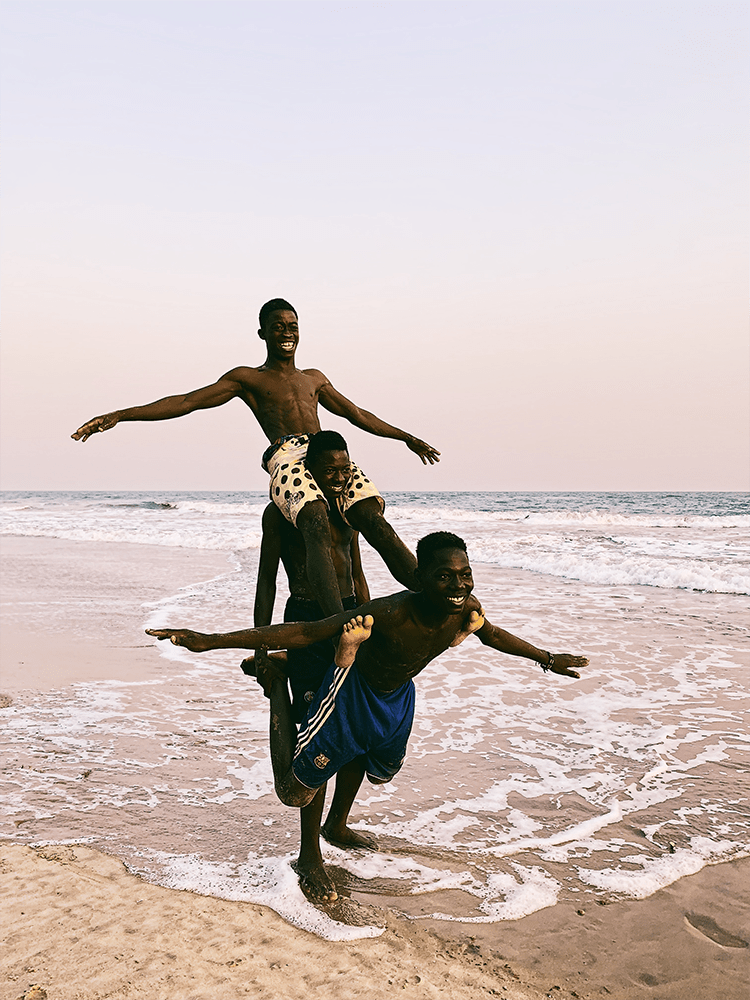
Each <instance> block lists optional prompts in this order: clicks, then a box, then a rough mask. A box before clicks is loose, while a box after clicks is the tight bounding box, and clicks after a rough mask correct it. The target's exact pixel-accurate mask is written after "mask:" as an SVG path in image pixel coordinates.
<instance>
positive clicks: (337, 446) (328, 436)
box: [305, 431, 349, 466]
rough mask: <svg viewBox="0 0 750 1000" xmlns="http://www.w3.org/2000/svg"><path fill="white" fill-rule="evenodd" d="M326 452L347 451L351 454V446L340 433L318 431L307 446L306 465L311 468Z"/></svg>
mask: <svg viewBox="0 0 750 1000" xmlns="http://www.w3.org/2000/svg"><path fill="white" fill-rule="evenodd" d="M324 451H345V452H346V453H347V455H348V454H349V446H348V445H347V443H346V441H344V439H343V438H342V436H341V435H340V434H339V432H338V431H318V433H317V434H313V435H312V436H311V438H310V440H309V442H308V445H307V454H306V455H305V464H306V465H308V466H309V464H310V462H314V461H315V460H316V458H318V457H319V456H320V455H322V453H323V452H324Z"/></svg>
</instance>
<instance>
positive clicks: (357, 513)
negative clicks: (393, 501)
mask: <svg viewBox="0 0 750 1000" xmlns="http://www.w3.org/2000/svg"><path fill="white" fill-rule="evenodd" d="M346 519H347V521H348V522H349V524H351V526H352V527H353V528H354V527H356V528H359V529H361V528H362V527H367V526H374V525H380V524H385V523H387V522H386V521H385V518H384V517H383V504H382V502H381V500H380V498H379V497H363V498H362V500H357V502H356V503H353V504H352V505H351V507H350V508H349V510H348V511H347V512H346Z"/></svg>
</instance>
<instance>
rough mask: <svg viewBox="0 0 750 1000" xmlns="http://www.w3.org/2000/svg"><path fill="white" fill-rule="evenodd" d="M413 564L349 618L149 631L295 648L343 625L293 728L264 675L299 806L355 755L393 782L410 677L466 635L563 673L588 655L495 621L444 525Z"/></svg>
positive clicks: (274, 731) (189, 639) (284, 775)
mask: <svg viewBox="0 0 750 1000" xmlns="http://www.w3.org/2000/svg"><path fill="white" fill-rule="evenodd" d="M417 563H418V568H417V580H418V583H419V586H420V588H421V589H420V591H419V592H418V593H413V592H410V591H404V592H402V593H399V594H393V595H392V596H390V597H382V598H378V599H377V600H374V601H370V602H369V603H368V604H365V605H364V606H363V607H361V608H358V609H357V613H356V615H355V616H354V617H352V616H351V615H350V614H348V613H347V612H345V613H343V614H338V615H334V616H332V617H330V618H327V619H325V620H324V621H320V622H309V623H299V622H298V623H289V624H284V625H271V626H267V627H265V628H257V629H244V630H240V631H238V632H227V633H218V634H214V635H206V634H203V633H200V632H192V631H188V630H184V629H148V630H147V631H148V634H149V635H153V636H156V638H157V639H171V641H172V642H173V643H174V644H175V645H177V646H185V647H186V648H187V649H191V650H193V651H194V652H204V651H205V650H208V649H258V648H260V647H268V648H269V649H280V648H282V647H284V648H287V649H295V648H299V647H301V646H305V645H307V644H309V643H312V642H319V641H320V640H321V639H330V638H332V637H333V636H335V635H336V634H338V633H339V632H340V631H341V630H342V629H344V630H345V631H344V635H343V636H342V638H341V641H340V642H339V647H338V651H337V654H336V658H337V660H338V661H339V662H338V664H336V663H334V664H333V665H332V666H331V668H330V670H329V673H328V675H327V676H326V679H325V681H324V682H323V684H322V686H321V687H320V689H319V691H318V694H317V695H316V697H315V700H314V701H313V702H312V703H311V705H310V708H309V710H308V712H307V716H306V717H305V721H304V723H303V725H302V728H301V730H300V732H299V734H297V731H296V727H295V726H294V724H293V722H292V715H291V710H290V704H289V695H288V693H287V687H286V680H285V678H284V677H283V676H282V675H281V674H280V672H279V673H274V668H273V667H272V666H270V667H269V668H268V671H269V676H268V677H266V678H262V680H263V681H264V683H265V684H266V685H267V687H268V688H269V690H270V701H271V731H270V741H271V762H272V766H273V773H274V783H275V787H276V793H277V795H278V796H279V798H280V799H281V801H282V802H283V803H285V804H286V805H289V806H296V807H298V808H299V807H302V806H305V805H306V804H307V803H309V802H311V801H312V799H313V798H314V797H315V795H316V793H317V789H318V788H319V787H320V786H321V785H322V784H323V783H324V782H325V781H327V780H328V779H329V778H330V777H331V776H332V775H333V774H335V773H336V772H337V771H339V770H341V769H342V768H343V767H344V766H346V765H348V764H351V763H352V762H354V761H358V762H359V766H360V767H361V768H362V769H363V770H364V772H365V773H366V774H367V777H368V779H369V780H370V781H371V782H374V783H381V782H387V781H390V780H391V778H393V776H394V775H395V774H397V772H398V771H399V769H400V767H401V765H402V763H403V759H404V755H405V753H406V743H407V740H408V738H409V733H410V732H411V723H412V718H413V714H414V684H413V682H412V678H413V677H415V676H416V675H417V674H418V673H420V672H421V671H422V670H424V668H425V667H426V666H427V664H428V663H430V662H431V661H432V660H434V659H435V657H436V656H439V655H440V654H441V653H443V652H445V650H446V649H448V648H449V647H450V646H455V645H457V644H458V643H459V642H462V641H463V640H464V639H465V638H466V637H467V636H469V635H471V634H472V633H473V634H475V635H476V636H477V638H478V639H479V640H480V642H482V643H483V644H484V645H485V646H490V647H492V648H493V649H497V650H499V651H500V652H503V653H509V654H510V655H511V656H522V657H525V658H527V659H530V660H535V661H536V662H537V663H539V664H540V666H541V667H542V669H543V670H544V671H548V670H550V671H552V672H553V673H556V674H560V675H562V676H565V677H579V676H580V675H579V674H578V672H577V669H576V668H581V667H585V666H586V664H587V663H588V659H587V658H586V657H585V656H574V655H572V654H570V653H558V654H556V655H552V654H551V653H548V652H546V651H545V650H543V649H538V648H537V647H536V646H533V645H531V643H528V642H526V641H525V640H523V639H519V638H518V637H517V636H514V635H511V633H510V632H506V631H504V630H503V629H501V628H498V627H497V626H495V625H492V624H491V623H490V622H489V621H488V620H487V618H486V617H485V616H484V613H483V611H482V608H481V606H480V604H479V602H478V601H477V599H476V598H475V597H474V596H473V595H472V590H473V588H474V580H473V577H472V572H471V565H470V564H469V559H468V556H467V554H466V545H465V543H464V542H463V540H462V539H461V538H458V536H456V535H452V534H450V533H449V532H443V531H438V532H434V533H433V534H430V535H427V536H426V537H425V538H423V539H421V541H420V542H419V544H418V546H417ZM347 633H349V638H347ZM365 639H367V640H368V641H366V642H365V641H364V640H365ZM360 643H361V645H360ZM358 647H359V648H358ZM355 656H356V660H355ZM352 663H354V668H353V669H352ZM355 793H356V792H355ZM350 805H351V803H350Z"/></svg>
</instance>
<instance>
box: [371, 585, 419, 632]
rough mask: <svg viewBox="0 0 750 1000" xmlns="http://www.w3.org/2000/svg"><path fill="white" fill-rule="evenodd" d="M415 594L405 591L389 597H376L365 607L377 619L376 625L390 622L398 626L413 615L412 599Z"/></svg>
mask: <svg viewBox="0 0 750 1000" xmlns="http://www.w3.org/2000/svg"><path fill="white" fill-rule="evenodd" d="M412 597H413V594H412V592H411V591H410V590H403V591H401V592H400V593H398V594H390V595H389V596H388V597H376V598H375V600H374V601H370V603H369V604H367V605H365V607H366V608H367V612H368V614H371V615H372V616H373V617H374V618H375V623H376V624H377V623H378V622H380V623H381V624H382V623H384V622H389V623H390V624H398V623H399V622H402V621H406V619H407V618H408V617H409V616H410V614H411V599H412Z"/></svg>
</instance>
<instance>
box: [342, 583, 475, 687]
mask: <svg viewBox="0 0 750 1000" xmlns="http://www.w3.org/2000/svg"><path fill="white" fill-rule="evenodd" d="M416 596H417V595H416V594H413V593H412V592H411V591H403V592H402V593H400V594H394V595H393V596H392V597H383V598H380V599H379V600H376V601H373V602H372V605H371V606H372V612H373V616H374V618H375V625H374V627H373V630H372V635H371V636H370V638H369V639H368V640H367V642H364V643H363V644H362V645H361V646H360V648H359V651H358V653H357V660H356V665H357V669H358V670H359V671H360V673H361V674H362V675H363V676H364V677H365V679H366V680H367V682H368V684H370V685H371V686H372V687H373V688H374V689H376V690H380V691H395V690H396V688H398V687H400V686H401V685H402V684H404V683H406V681H407V680H409V679H410V678H411V677H415V676H416V675H417V674H418V673H420V672H421V671H422V670H424V668H425V667H426V666H427V664H428V663H430V662H431V661H432V660H434V659H435V657H437V656H440V654H441V653H444V652H445V650H446V649H448V647H449V646H450V644H451V643H452V642H453V640H454V639H455V638H456V636H457V635H458V632H459V631H460V630H461V628H462V626H463V625H464V624H465V622H466V621H467V619H468V617H469V614H470V613H471V612H472V611H478V610H479V608H480V604H479V601H478V600H477V599H476V598H475V597H473V596H472V597H470V598H469V600H468V601H467V604H466V607H465V608H464V610H463V612H462V613H461V614H457V615H449V616H448V617H447V618H445V619H444V620H442V621H440V622H437V623H435V624H431V623H429V622H428V621H427V620H425V618H424V616H423V615H421V614H420V612H419V608H418V605H417V604H416V602H415V598H416Z"/></svg>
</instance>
